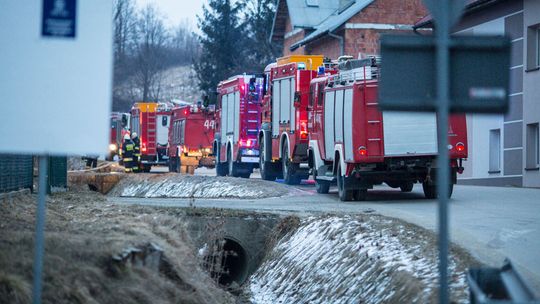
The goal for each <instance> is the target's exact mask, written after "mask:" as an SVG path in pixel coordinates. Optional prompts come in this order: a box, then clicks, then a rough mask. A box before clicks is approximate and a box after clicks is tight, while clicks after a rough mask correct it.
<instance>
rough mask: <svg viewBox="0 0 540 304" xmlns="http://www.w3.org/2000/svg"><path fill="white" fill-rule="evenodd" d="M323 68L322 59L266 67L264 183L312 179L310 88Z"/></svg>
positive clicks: (304, 58) (281, 60)
mask: <svg viewBox="0 0 540 304" xmlns="http://www.w3.org/2000/svg"><path fill="white" fill-rule="evenodd" d="M322 65H323V56H322V55H321V56H319V55H291V56H288V57H282V58H278V60H277V62H276V63H273V64H271V65H269V66H267V67H266V69H265V90H264V93H265V96H264V100H263V107H262V108H263V109H262V125H261V131H260V132H259V137H258V140H259V145H260V151H261V157H260V159H259V168H260V172H261V177H262V178H263V179H265V180H275V179H276V178H281V177H283V179H284V181H285V183H287V184H298V183H300V180H301V179H306V178H308V176H309V167H308V166H307V161H308V155H307V150H308V138H309V134H308V112H307V106H308V96H309V84H310V81H311V80H312V79H313V78H315V77H317V70H318V67H320V66H322Z"/></svg>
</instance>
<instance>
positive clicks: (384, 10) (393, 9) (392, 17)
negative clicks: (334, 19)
mask: <svg viewBox="0 0 540 304" xmlns="http://www.w3.org/2000/svg"><path fill="white" fill-rule="evenodd" d="M427 14H428V11H427V10H426V8H425V7H424V5H423V4H422V1H421V0H377V1H375V2H373V3H371V4H370V5H369V6H368V7H366V8H364V9H363V10H362V11H361V12H360V13H359V14H356V15H355V16H353V17H352V18H351V19H349V21H347V22H348V23H397V24H411V25H413V24H414V23H415V22H416V21H418V20H419V19H420V18H422V17H424V16H425V15H427Z"/></svg>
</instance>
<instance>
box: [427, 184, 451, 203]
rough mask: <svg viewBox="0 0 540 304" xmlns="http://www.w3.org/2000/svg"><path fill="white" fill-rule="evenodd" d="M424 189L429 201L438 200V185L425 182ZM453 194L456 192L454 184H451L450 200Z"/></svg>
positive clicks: (449, 187)
mask: <svg viewBox="0 0 540 304" xmlns="http://www.w3.org/2000/svg"><path fill="white" fill-rule="evenodd" d="M422 189H423V190H424V195H425V197H426V198H427V199H436V198H437V197H438V194H437V185H435V184H434V183H430V182H428V181H425V182H423V183H422ZM452 192H454V184H453V183H450V184H449V185H448V198H451V197H452Z"/></svg>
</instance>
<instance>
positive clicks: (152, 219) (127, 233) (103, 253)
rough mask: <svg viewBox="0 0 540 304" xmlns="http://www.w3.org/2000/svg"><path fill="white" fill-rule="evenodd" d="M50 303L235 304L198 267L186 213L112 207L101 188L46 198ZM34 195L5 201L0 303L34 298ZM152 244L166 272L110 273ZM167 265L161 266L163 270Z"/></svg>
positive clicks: (46, 298)
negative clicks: (117, 261) (118, 261)
mask: <svg viewBox="0 0 540 304" xmlns="http://www.w3.org/2000/svg"><path fill="white" fill-rule="evenodd" d="M47 205H48V206H47V227H46V242H45V249H46V254H45V263H44V280H43V302H44V303H114V304H118V303H232V302H234V299H233V297H232V296H231V295H230V294H228V293H226V292H225V291H223V290H221V289H220V288H219V287H218V286H217V285H216V284H215V283H214V282H213V281H212V280H211V279H210V278H209V277H208V275H207V274H206V273H205V272H204V271H203V270H202V269H201V268H200V266H199V265H198V262H197V258H196V256H195V252H194V248H193V246H192V242H191V240H190V238H189V237H188V235H187V232H186V230H185V226H184V225H185V221H184V220H183V218H182V217H180V216H177V215H174V214H170V213H168V212H167V210H161V209H152V208H145V207H125V206H115V205H107V203H106V201H105V200H104V199H103V197H101V196H99V195H98V194H95V193H90V192H84V193H77V194H74V193H63V194H57V195H53V196H52V197H51V198H50V199H49V200H48V203H47ZM34 207H35V196H21V197H18V198H15V199H13V200H11V201H5V200H4V201H0V269H1V271H0V303H29V302H30V295H31V288H30V284H31V280H32V263H33V245H34ZM149 242H154V243H156V244H157V245H158V246H160V247H161V248H162V249H163V251H164V255H165V258H166V259H165V261H166V264H165V265H166V267H165V268H163V267H160V270H158V271H156V270H155V269H150V268H147V267H143V266H132V267H118V268H117V269H115V271H111V267H110V265H111V257H112V256H113V255H114V254H116V253H118V252H121V251H122V249H124V248H126V247H129V246H139V245H141V244H147V243H149ZM161 268H163V269H161Z"/></svg>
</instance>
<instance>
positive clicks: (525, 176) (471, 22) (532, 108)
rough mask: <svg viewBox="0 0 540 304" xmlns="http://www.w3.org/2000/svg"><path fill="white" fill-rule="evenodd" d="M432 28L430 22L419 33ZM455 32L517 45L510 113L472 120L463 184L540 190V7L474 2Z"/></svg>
mask: <svg viewBox="0 0 540 304" xmlns="http://www.w3.org/2000/svg"><path fill="white" fill-rule="evenodd" d="M431 26H432V20H431V18H430V17H429V16H427V17H426V18H424V19H422V20H421V21H420V22H418V23H417V24H416V25H415V26H414V27H415V29H420V28H426V27H431ZM453 32H454V33H455V34H457V35H459V34H467V35H485V34H495V35H507V36H509V37H510V38H511V41H512V50H511V66H510V92H508V94H509V98H510V110H509V112H508V113H506V114H505V115H485V114H469V115H468V117H467V124H468V137H469V159H468V160H467V161H466V162H465V163H464V166H465V172H464V174H463V178H462V179H460V180H459V183H461V184H476V185H490V186H507V185H511V186H525V187H540V171H539V160H540V149H539V142H540V135H539V133H540V132H539V129H538V125H539V122H540V1H538V0H469V1H468V4H467V6H466V10H465V13H464V15H463V17H462V18H461V20H460V22H459V24H458V25H457V26H455V27H454V29H453Z"/></svg>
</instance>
